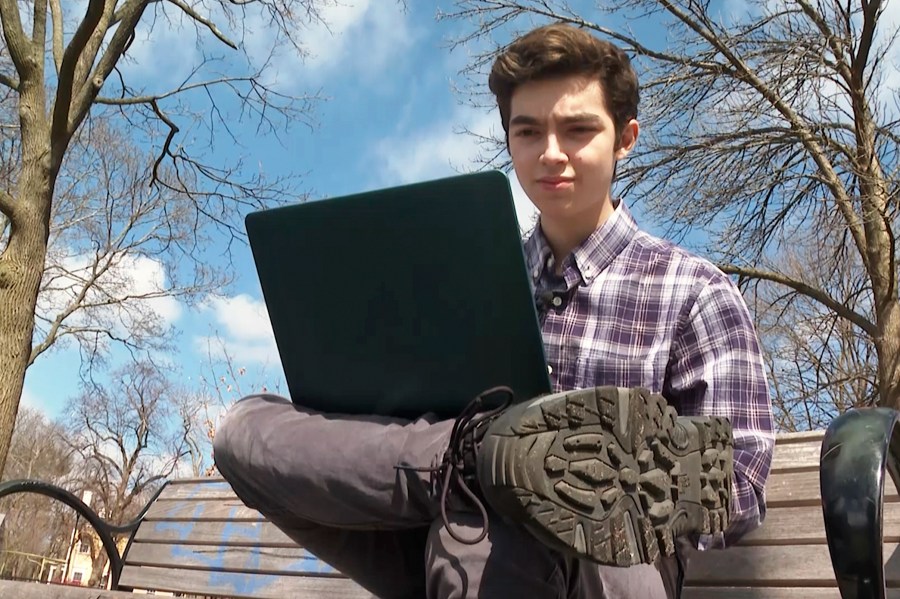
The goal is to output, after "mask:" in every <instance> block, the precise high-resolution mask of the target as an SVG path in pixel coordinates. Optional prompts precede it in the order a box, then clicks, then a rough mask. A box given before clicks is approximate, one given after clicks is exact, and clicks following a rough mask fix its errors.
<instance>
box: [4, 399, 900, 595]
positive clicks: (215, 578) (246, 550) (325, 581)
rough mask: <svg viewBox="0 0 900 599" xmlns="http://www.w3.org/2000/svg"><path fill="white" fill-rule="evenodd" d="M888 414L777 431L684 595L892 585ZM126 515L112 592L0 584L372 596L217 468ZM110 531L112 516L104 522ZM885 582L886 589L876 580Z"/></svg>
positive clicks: (864, 589)
mask: <svg viewBox="0 0 900 599" xmlns="http://www.w3.org/2000/svg"><path fill="white" fill-rule="evenodd" d="M896 421H897V413H895V412H892V411H888V410H859V411H855V410H853V411H851V412H848V413H847V414H846V415H844V416H842V417H841V418H839V419H838V420H836V421H835V423H833V424H832V426H831V427H830V428H829V430H828V433H827V434H826V432H825V431H815V432H809V433H793V434H783V435H779V436H778V438H777V442H776V449H775V457H774V462H773V468H772V474H771V476H770V478H769V482H768V485H767V496H768V506H769V507H768V514H767V517H766V521H765V523H764V524H763V526H761V527H760V528H759V529H758V530H756V531H754V532H752V533H751V534H749V535H748V536H747V537H746V538H744V539H743V540H741V542H740V543H739V544H737V545H736V546H734V547H732V548H729V549H727V550H722V551H707V552H695V553H693V554H691V555H690V556H689V565H688V569H687V574H686V580H685V588H684V593H683V597H684V598H685V599H725V598H726V597H727V598H730V599H839V598H840V597H842V595H841V590H843V592H844V595H843V597H844V599H850V598H851V597H853V598H859V599H863V598H869V597H872V598H880V597H888V598H890V599H900V563H898V562H900V552H898V551H897V546H898V543H900V496H898V494H897V490H896V487H895V486H894V485H893V483H891V482H886V479H887V477H885V472H890V473H891V476H892V477H894V476H896V475H897V474H898V469H897V462H896V461H895V460H894V458H893V456H896V455H900V454H898V451H900V433H897V432H896V431H895V424H896ZM898 428H900V427H898ZM823 441H824V442H825V448H826V451H825V453H821V450H822V448H823ZM820 454H821V455H820ZM820 476H821V482H822V484H821V486H820ZM820 489H824V493H821V492H820ZM20 491H32V492H39V493H43V494H45V495H50V496H53V497H56V498H57V499H60V500H63V501H66V502H67V503H70V504H71V505H78V504H79V503H80V501H79V500H78V499H77V498H75V497H74V496H72V495H71V494H69V493H67V492H66V491H63V490H61V489H57V488H55V487H50V486H49V485H44V484H42V483H37V482H34V481H29V482H9V483H4V484H3V485H0V496H3V495H6V494H9V493H11V492H20ZM882 496H883V497H884V508H883V510H882V503H881V498H882ZM823 497H824V499H823ZM823 505H824V512H825V514H826V518H827V528H828V531H829V532H828V536H827V537H826V533H825V529H826V526H825V525H823ZM81 509H83V510H87V512H85V513H83V514H82V515H83V516H84V517H86V518H88V519H89V521H92V523H94V524H95V526H99V527H100V528H103V527H104V526H105V525H104V523H103V522H102V521H100V520H99V518H97V516H96V515H95V514H92V513H88V512H89V509H88V508H87V507H86V506H84V505H83V504H82V505H81V506H80V507H79V510H81ZM882 526H883V530H882ZM125 528H131V529H133V533H132V535H131V541H130V543H129V545H128V547H127V548H126V550H125V551H124V555H123V557H122V558H121V559H120V558H119V555H118V553H116V552H115V548H114V547H112V552H111V555H112V558H111V559H112V562H113V563H112V566H113V568H112V580H113V585H114V588H117V589H119V591H118V592H117V591H98V590H97V589H82V588H74V587H66V586H57V585H44V584H35V583H23V582H11V581H0V597H15V598H17V599H38V598H40V599H79V598H82V597H83V598H84V599H88V598H90V599H113V598H118V599H121V598H122V597H125V596H126V595H125V594H124V593H122V592H121V591H131V590H138V592H140V590H150V591H157V592H162V591H168V592H174V593H183V594H196V595H203V596H211V597H247V598H251V597H252V598H256V597H259V598H272V599H274V598H279V599H280V598H282V597H292V598H297V599H303V598H306V597H326V598H334V599H357V598H363V597H371V595H370V594H368V593H366V592H365V591H364V590H363V589H361V588H360V587H359V586H357V585H356V584H355V583H353V582H352V581H350V580H349V579H347V578H344V577H342V576H341V575H340V573H338V572H336V571H334V570H333V569H332V568H330V567H329V566H327V565H326V564H324V563H322V562H321V561H319V560H317V559H316V558H315V557H313V556H311V555H310V554H308V553H307V552H305V551H304V550H303V549H301V548H299V547H297V546H296V545H295V544H294V543H293V542H291V540H290V539H288V538H287V537H286V536H285V535H284V534H283V533H281V531H279V530H278V529H277V528H275V527H274V526H273V525H271V524H270V523H268V522H267V521H265V519H263V518H262V517H261V516H260V515H259V513H258V512H256V511H254V510H252V509H249V508H247V507H245V506H244V505H243V504H242V503H241V502H240V501H239V500H238V499H237V498H236V497H235V495H234V494H233V492H232V491H231V488H230V487H229V486H228V484H227V483H226V482H225V481H223V480H222V479H217V478H207V479H190V480H173V481H171V482H169V483H168V484H166V485H165V486H164V487H163V489H162V490H161V492H160V493H159V494H158V496H157V497H156V498H155V499H154V500H153V501H151V502H150V503H149V504H148V506H147V507H146V508H145V510H144V512H143V513H142V514H141V516H140V517H139V518H138V520H136V521H135V522H134V523H132V525H131V526H130V527H122V528H121V529H112V530H118V531H121V530H124V529H125ZM98 530H99V529H98ZM110 532H111V529H110V528H109V527H107V528H106V530H105V531H103V532H101V536H104V535H105V536H109V533H110ZM108 541H109V543H112V540H111V538H110V539H108ZM829 542H830V543H831V550H832V552H831V555H829ZM104 543H106V540H104ZM882 546H883V548H884V550H885V551H884V554H883V555H882ZM108 548H109V547H108ZM832 557H833V558H834V561H833V562H832ZM885 557H886V559H884V558H885ZM832 563H834V567H832ZM836 572H837V579H836ZM838 581H840V590H839V586H838V585H839V582H838ZM885 586H887V588H888V590H887V595H884V594H881V593H883V591H881V593H880V592H879V589H884V588H885Z"/></svg>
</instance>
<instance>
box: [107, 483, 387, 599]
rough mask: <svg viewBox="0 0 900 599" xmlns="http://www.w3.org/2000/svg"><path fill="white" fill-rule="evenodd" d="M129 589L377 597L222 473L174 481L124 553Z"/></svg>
mask: <svg viewBox="0 0 900 599" xmlns="http://www.w3.org/2000/svg"><path fill="white" fill-rule="evenodd" d="M119 587H120V588H123V589H153V590H156V591H169V592H180V593H192V594H200V595H209V596H226V597H254V598H257V597H259V598H272V599H276V598H277V599H281V598H283V597H292V598H297V599H302V598H306V597H310V598H312V597H317V598H318V597H329V598H331V597H333V598H335V599H359V598H370V597H371V596H372V595H371V594H370V593H367V592H365V591H364V590H363V589H362V588H361V587H359V586H358V585H356V584H355V583H354V582H352V581H350V580H349V579H347V578H345V577H343V576H341V575H340V574H339V573H338V572H336V571H335V570H334V569H333V568H331V567H330V566H329V565H327V564H325V563H324V562H322V561H320V560H318V559H316V558H315V557H313V556H312V555H310V554H309V553H308V552H306V551H304V550H303V549H301V548H299V547H297V545H296V544H295V543H294V542H293V541H291V539H289V538H288V537H287V536H285V535H284V533H282V532H281V531H280V530H279V529H277V528H276V527H275V526H274V525H272V524H270V523H269V522H267V521H265V520H264V519H263V518H262V516H261V515H260V514H259V512H257V511H256V510H252V509H250V508H247V507H245V506H244V504H243V503H241V501H240V500H239V499H238V498H237V497H236V496H235V495H234V492H232V490H231V487H230V486H229V485H228V483H226V482H225V481H224V480H222V479H221V478H206V479H190V480H175V481H172V482H170V483H169V484H168V485H167V486H166V488H165V489H163V492H162V494H161V495H160V497H159V499H157V500H156V502H155V503H154V505H153V506H152V507H151V508H150V510H149V511H148V512H147V515H146V517H145V519H144V522H143V523H142V524H141V526H140V527H139V528H138V530H137V531H136V533H135V536H134V539H133V540H132V543H131V545H130V546H129V548H128V550H127V553H126V554H125V567H124V568H123V570H122V576H121V579H120V581H119Z"/></svg>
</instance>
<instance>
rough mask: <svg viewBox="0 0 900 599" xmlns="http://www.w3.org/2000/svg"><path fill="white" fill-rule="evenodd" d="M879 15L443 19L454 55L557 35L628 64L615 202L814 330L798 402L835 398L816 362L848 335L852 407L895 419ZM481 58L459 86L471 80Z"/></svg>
mask: <svg viewBox="0 0 900 599" xmlns="http://www.w3.org/2000/svg"><path fill="white" fill-rule="evenodd" d="M886 4H887V3H885V2H883V1H880V0H851V1H848V2H840V1H838V0H780V1H778V2H769V1H765V0H748V1H747V2H745V3H740V4H731V5H729V6H731V10H732V11H733V12H731V13H729V12H728V11H727V10H726V8H725V7H724V5H722V4H719V3H710V2H698V1H696V0H634V1H633V2H603V1H601V2H598V3H597V8H595V9H594V10H592V11H587V10H585V11H578V10H576V9H573V8H572V7H571V5H570V4H568V3H567V2H565V1H563V0H560V1H555V0H534V1H530V0H529V1H520V2H513V1H508V0H458V1H457V2H456V10H454V11H453V12H451V13H449V14H447V15H445V17H447V18H457V19H463V20H466V21H467V22H468V23H469V24H470V25H471V29H470V33H469V34H467V35H465V36H463V37H461V38H460V39H458V40H457V42H458V43H460V44H465V43H467V42H471V41H476V40H482V39H490V36H491V34H492V33H493V32H494V31H495V30H498V29H500V28H505V27H516V26H519V27H521V28H523V29H524V28H528V27H531V26H533V24H534V23H535V22H542V21H563V22H568V23H571V24H574V25H577V26H580V27H585V28H588V29H591V30H593V31H594V32H596V33H598V34H599V35H601V36H604V37H606V38H608V39H610V40H612V41H614V42H615V43H617V44H619V45H620V46H622V47H624V48H626V49H627V50H628V51H630V52H632V53H633V54H634V55H635V56H636V64H637V65H638V66H639V69H640V70H641V71H642V73H641V80H642V88H643V90H644V91H643V94H644V99H643V100H642V109H641V110H642V116H641V118H642V121H643V122H644V123H645V127H644V135H643V136H642V139H641V143H640V144H639V146H638V151H637V152H636V153H634V154H632V156H631V158H630V159H629V162H628V164H626V165H623V166H624V167H625V168H623V169H622V170H621V171H620V174H619V179H620V183H621V185H622V191H623V193H624V194H628V193H632V194H633V195H634V196H635V197H636V198H637V201H640V202H643V203H644V206H645V207H646V208H647V209H648V210H649V211H650V213H651V214H655V215H657V216H658V217H659V219H660V222H664V223H671V227H670V230H669V234H670V235H673V236H676V237H679V236H682V235H685V234H687V233H688V232H692V233H694V234H695V235H696V234H697V233H706V234H707V235H708V237H709V239H710V242H709V244H708V245H707V246H706V247H704V248H703V250H704V251H705V253H707V255H709V256H711V257H712V258H713V259H714V260H716V261H717V262H718V263H719V264H720V266H721V267H722V268H723V269H724V270H725V271H726V272H728V273H730V274H733V275H736V276H737V277H738V278H739V281H740V283H741V285H742V286H743V287H744V288H745V289H746V288H747V286H748V285H755V286H756V289H758V290H763V288H764V287H768V288H767V289H765V291H764V292H762V293H759V294H757V296H756V297H757V299H759V300H761V301H762V300H766V301H770V300H771V301H772V302H773V303H771V304H770V307H772V308H773V309H774V308H776V307H777V306H778V305H781V306H782V307H784V306H788V307H789V308H792V309H793V308H796V309H798V310H801V311H800V312H795V313H793V314H791V315H788V317H787V319H786V320H784V321H783V324H784V325H785V326H788V325H790V323H792V322H793V323H796V322H799V319H801V318H802V314H803V312H802V310H808V311H809V312H808V313H809V314H810V315H818V316H819V317H817V318H811V319H810V320H809V321H808V322H806V323H805V326H806V329H805V330H808V331H809V333H810V338H809V345H808V348H809V350H811V351H812V353H813V354H814V355H819V356H820V357H821V358H822V360H821V361H820V364H819V365H818V366H817V367H815V368H812V366H811V365H809V366H804V368H805V369H807V372H805V373H804V376H812V377H814V381H815V383H814V384H813V385H812V386H809V385H807V386H806V387H804V390H802V391H801V390H798V393H801V392H802V393H807V392H811V391H813V390H815V391H816V392H822V391H823V390H825V389H827V388H829V387H831V386H833V385H837V386H840V385H844V384H845V382H846V381H845V380H844V378H843V377H842V376H841V375H840V373H839V372H838V371H832V370H831V368H830V366H829V363H828V359H829V358H834V357H835V356H833V355H832V356H829V355H828V352H831V351H833V350H836V349H838V346H836V345H835V344H834V343H835V341H836V338H835V336H834V335H835V334H836V332H837V331H847V332H848V334H849V335H850V337H848V338H855V339H858V340H859V342H860V343H862V344H863V345H864V346H867V347H870V348H871V349H872V351H873V355H872V356H865V354H858V355H857V358H859V359H861V358H864V357H871V358H872V359H873V361H874V364H875V371H874V376H865V377H862V378H859V379H858V380H857V381H856V383H854V384H857V385H858V387H857V388H856V389H855V390H854V391H855V392H856V393H858V394H859V395H858V398H859V401H877V403H878V404H880V405H885V406H892V407H895V408H896V407H900V301H898V289H897V279H896V277H897V265H896V257H897V249H896V245H895V242H894V239H895V234H896V231H897V224H898V223H897V209H898V202H897V197H898V196H897V182H898V178H897V169H898V160H897V158H898V136H897V135H896V125H897V117H898V115H900V111H898V107H897V105H896V103H895V102H894V95H893V92H894V90H892V89H891V87H890V85H889V76H890V75H891V74H892V73H893V72H895V71H894V69H895V67H894V65H893V64H892V61H891V60H890V57H891V55H890V51H891V48H892V47H893V42H894V40H895V37H896V36H895V34H896V25H895V24H893V25H892V24H891V23H890V22H889V21H888V20H887V18H886V15H885V7H886ZM607 15H615V16H617V17H621V22H624V23H629V22H635V21H636V20H638V19H645V20H648V21H650V20H652V21H653V22H654V23H656V24H657V25H658V26H659V27H660V29H659V31H661V32H665V34H664V35H665V38H664V39H649V38H648V39H638V38H637V37H636V36H635V35H634V34H633V33H632V32H631V31H630V30H629V29H628V28H627V27H625V26H623V27H619V28H614V27H610V26H607V25H606V23H609V22H610V19H609V18H607ZM504 37H509V34H508V32H507V33H506V35H504ZM493 51H494V50H493V49H492V50H491V51H489V52H486V53H484V54H481V55H480V56H478V57H476V58H475V59H474V60H473V62H472V64H471V65H470V68H469V70H468V73H469V74H474V73H477V72H479V71H481V70H483V67H485V65H487V64H489V61H490V58H491V56H492V55H493ZM482 93H483V92H482ZM476 98H477V96H476ZM499 141H500V145H501V146H502V140H499ZM494 148H495V154H494V155H495V156H497V157H499V156H500V153H499V152H498V151H496V148H497V146H496V145H495V146H494ZM798 248H803V249H802V251H799V252H788V251H787V250H793V249H798ZM799 257H803V258H807V259H814V260H815V261H816V267H817V268H816V270H817V271H818V272H830V273H834V274H835V275H837V276H845V277H848V279H847V280H846V281H844V282H843V283H842V284H839V285H834V284H823V283H830V281H828V280H827V279H816V278H814V277H811V276H810V271H811V269H810V268H807V267H808V266H810V264H809V263H806V264H801V265H798V264H797V263H796V259H797V258H799ZM798 266H800V267H799V268H798ZM775 300H777V301H775ZM773 313H774V312H770V315H771V314H773ZM851 331H852V334H851ZM784 342H785V338H784V337H782V338H780V339H779V341H778V343H784ZM810 368H812V369H811V370H810ZM854 403H857V402H854Z"/></svg>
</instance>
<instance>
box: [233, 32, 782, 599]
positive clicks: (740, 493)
mask: <svg viewBox="0 0 900 599" xmlns="http://www.w3.org/2000/svg"><path fill="white" fill-rule="evenodd" d="M490 87H491V90H492V91H493V92H494V94H495V95H496V97H497V101H498V105H499V108H500V114H501V119H502V123H503V127H504V130H505V131H506V132H507V140H508V148H509V152H510V156H511V157H512V161H513V166H514V167H515V170H516V176H517V177H518V178H519V181H520V182H521V184H522V187H523V188H524V189H525V191H526V193H527V194H528V196H529V198H530V199H531V201H532V202H534V204H535V206H536V207H537V208H538V210H539V211H540V221H539V226H538V227H537V228H536V230H535V231H534V232H533V234H532V236H531V237H530V238H529V240H528V241H527V242H526V245H525V251H526V257H527V261H528V265H529V269H530V271H531V272H532V274H533V280H534V286H535V296H536V298H537V299H538V302H539V308H540V310H541V317H542V327H543V333H544V340H545V344H546V351H547V357H548V362H549V364H550V367H551V378H552V382H553V386H554V391H555V393H554V394H552V395H550V396H547V397H543V398H537V399H530V400H526V401H520V400H522V399H525V398H516V399H517V400H519V401H518V403H516V404H514V405H512V406H511V407H504V406H500V407H496V408H494V409H487V407H486V404H491V405H493V401H494V400H497V399H503V398H504V396H505V395H506V393H505V392H504V391H503V390H498V391H493V392H491V393H488V394H486V396H485V397H483V398H478V399H476V401H475V402H473V404H472V406H470V407H471V409H470V410H467V411H466V413H465V414H463V415H461V416H460V417H459V418H458V419H457V420H456V421H436V420H435V419H433V418H430V417H428V416H425V417H422V418H420V419H418V420H415V421H407V420H401V419H396V418H386V417H377V416H371V417H364V418H360V417H351V416H342V415H335V414H329V415H325V414H321V413H317V412H314V411H312V410H307V409H303V408H300V407H297V406H294V405H292V404H291V403H290V402H288V401H287V400H284V399H282V398H277V397H272V396H257V397H251V398H247V399H244V400H242V401H241V402H239V403H238V404H237V405H235V406H234V407H233V408H232V410H231V411H230V413H229V415H228V417H227V418H226V419H225V421H224V422H223V424H222V426H221V427H220V430H219V432H218V434H217V436H216V440H215V456H216V463H217V465H218V466H219V470H220V471H221V473H222V474H223V475H224V476H225V477H226V478H227V479H228V480H229V482H230V483H231V485H232V486H233V488H234V490H235V492H236V493H237V494H238V496H239V497H240V498H241V499H242V500H243V501H244V502H245V503H247V505H249V506H251V507H255V508H256V509H258V510H260V511H261V512H262V513H263V514H265V515H266V516H267V517H268V518H269V519H270V520H272V521H273V522H274V523H275V524H277V525H278V526H279V527H281V528H282V529H283V530H284V531H285V532H286V533H287V534H288V535H290V536H291V537H292V538H294V539H295V540H296V541H297V542H298V543H299V544H301V545H303V546H305V547H307V548H308V549H309V550H310V551H312V552H313V553H315V554H316V555H318V556H319V557H320V558H322V559H324V560H325V561H328V562H330V563H332V564H333V565H334V566H335V567H337V568H339V569H340V570H342V571H343V572H344V573H346V574H347V575H349V576H351V577H352V578H354V579H355V580H357V581H358V582H359V583H360V584H362V585H363V586H365V587H366V588H368V589H369V590H371V591H372V592H374V593H375V594H376V595H377V596H379V597H428V598H451V597H489V598H498V597H535V598H543V597H547V598H549V597H554V598H556V597H569V598H578V599H580V598H585V599H587V598H588V597H591V598H600V597H605V598H607V599H619V598H625V597H640V598H642V599H663V598H667V597H668V598H671V597H676V596H677V594H678V592H679V587H680V582H681V574H682V571H683V568H682V566H683V560H679V559H678V558H679V557H683V555H684V552H685V551H687V549H685V548H686V547H687V546H688V545H699V546H700V547H701V548H709V547H714V546H721V545H723V544H727V543H728V542H731V541H732V540H733V539H736V538H738V537H739V536H740V535H741V534H743V533H744V532H746V531H748V530H750V529H751V528H753V527H754V526H756V525H758V523H759V522H760V520H761V519H762V517H763V515H764V512H765V510H764V499H763V487H764V484H765V480H766V477H767V475H768V470H769V464H770V461H771V453H772V447H773V442H774V435H773V426H772V415H771V405H770V403H769V399H768V394H767V383H766V379H765V374H764V368H763V361H762V357H761V355H760V348H759V345H758V342H757V339H756V335H755V333H754V331H753V327H752V324H751V322H750V318H749V315H748V312H747V309H746V307H745V305H744V303H743V301H742V299H741V297H740V294H739V292H738V291H737V290H736V288H735V287H734V285H733V284H732V283H731V281H730V280H729V279H728V277H726V276H725V275H724V274H722V273H721V272H720V271H719V270H717V269H716V268H715V267H713V266H712V265H711V264H709V263H708V262H706V261H704V260H702V259H699V258H696V257H694V256H692V255H690V254H688V253H687V252H685V251H683V250H681V249H679V248H677V247H675V246H673V245H671V244H669V243H666V242H664V241H661V240H659V239H656V238H654V237H651V236H650V235H648V234H646V233H644V232H642V231H640V230H639V229H638V228H637V226H636V225H635V223H634V220H633V219H632V217H631V215H630V213H629V212H628V209H627V208H626V206H625V205H624V203H622V202H621V201H615V200H614V199H613V198H612V196H611V195H610V189H611V184H612V180H613V176H614V173H615V166H616V162H617V161H618V160H621V159H623V158H625V157H626V156H627V155H628V153H629V152H630V151H631V149H632V148H633V147H634V144H635V143H636V141H637V138H638V133H639V125H638V122H637V120H636V117H637V103H638V85H637V78H636V76H635V74H634V71H633V70H632V68H631V65H630V63H629V61H628V58H627V57H626V56H625V54H624V53H623V52H622V51H621V50H619V49H618V48H616V47H614V46H612V45H610V44H608V43H606V42H603V41H600V40H598V39H596V38H594V37H593V36H591V35H589V34H588V33H586V32H584V31H581V30H578V29H574V28H571V27H568V26H563V25H552V26H548V27H542V28H539V29H536V30H534V31H532V32H530V33H528V34H527V35H525V36H523V37H521V38H519V39H518V40H516V41H515V42H514V43H513V44H512V45H511V46H509V48H507V49H506V50H505V51H504V53H503V54H502V55H501V56H500V57H499V58H498V59H497V61H496V63H495V64H494V67H493V70H492V72H491V76H490ZM506 399H509V398H506ZM676 410H677V412H678V413H679V414H682V416H681V417H678V416H677V414H676ZM732 431H733V432H732ZM676 548H678V550H677V551H676ZM624 566H627V567H624Z"/></svg>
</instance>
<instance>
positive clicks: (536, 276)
mask: <svg viewBox="0 0 900 599" xmlns="http://www.w3.org/2000/svg"><path fill="white" fill-rule="evenodd" d="M519 272H522V271H521V270H520V271H519ZM531 276H532V277H534V279H535V280H537V278H538V277H539V276H541V271H539V270H538V269H536V268H535V269H534V272H533V273H531Z"/></svg>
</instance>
